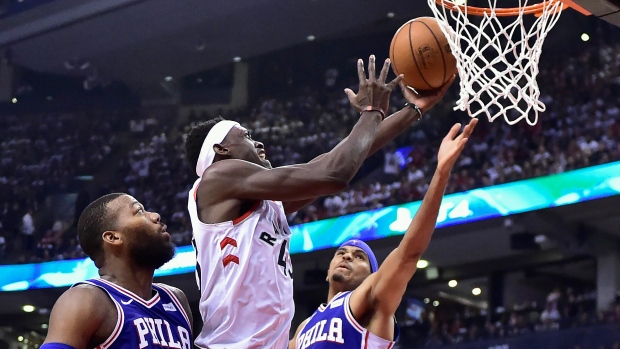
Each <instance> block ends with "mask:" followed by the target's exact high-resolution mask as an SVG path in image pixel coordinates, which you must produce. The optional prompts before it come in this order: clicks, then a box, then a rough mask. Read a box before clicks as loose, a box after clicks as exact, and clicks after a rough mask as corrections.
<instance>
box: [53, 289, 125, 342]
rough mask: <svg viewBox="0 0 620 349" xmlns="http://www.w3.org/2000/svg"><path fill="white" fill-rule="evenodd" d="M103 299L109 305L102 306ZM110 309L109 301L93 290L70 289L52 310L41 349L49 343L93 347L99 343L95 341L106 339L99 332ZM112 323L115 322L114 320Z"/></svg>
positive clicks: (102, 328)
mask: <svg viewBox="0 0 620 349" xmlns="http://www.w3.org/2000/svg"><path fill="white" fill-rule="evenodd" d="M106 300H107V302H108V303H109V306H105V304H107V303H106ZM110 307H112V308H114V306H113V304H112V301H110V300H109V298H107V296H106V295H105V294H104V293H103V291H102V290H100V289H98V288H96V287H89V286H77V287H73V288H70V289H69V290H67V291H66V292H65V293H63V294H62V296H60V298H58V300H57V301H56V304H54V307H53V308H52V313H51V315H50V322H49V329H48V332H47V337H46V338H45V341H44V342H43V346H42V347H41V348H45V346H46V344H47V345H50V344H52V343H59V344H65V345H68V346H71V347H73V348H75V349H86V348H94V347H96V346H97V345H99V344H101V343H98V342H97V340H98V339H99V340H101V341H102V340H105V339H106V337H107V336H106V334H103V333H101V331H102V330H103V331H105V325H106V319H107V317H108V316H109V315H110V314H111V313H110ZM114 311H116V309H114ZM113 320H114V321H113V322H114V323H115V322H116V319H113ZM112 326H113V325H112ZM112 329H113V327H112ZM108 335H109V334H108ZM97 337H101V338H97ZM50 347H51V348H53V346H50Z"/></svg>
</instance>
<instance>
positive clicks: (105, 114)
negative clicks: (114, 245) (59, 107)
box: [0, 111, 131, 263]
mask: <svg viewBox="0 0 620 349" xmlns="http://www.w3.org/2000/svg"><path fill="white" fill-rule="evenodd" d="M128 113H129V112H128V111H76V112H47V113H41V114H36V115H21V114H16V115H6V116H3V117H2V118H0V163H1V166H0V262H1V261H3V260H4V259H5V258H7V257H8V256H7V255H8V254H9V252H11V257H12V259H13V261H14V262H22V263H23V262H35V261H46V260H51V259H64V258H76V257H80V256H82V254H81V253H80V252H79V251H80V250H79V247H78V245H77V243H76V241H75V238H73V237H72V238H65V237H64V233H65V231H66V230H67V228H68V226H67V225H68V224H67V222H66V221H64V222H63V221H62V220H57V221H52V222H51V223H49V224H48V226H42V225H43V224H42V222H41V221H40V220H39V221H37V219H35V216H36V213H37V212H38V211H41V209H42V208H43V205H44V202H45V200H46V198H48V197H50V196H51V195H56V194H62V193H66V192H71V191H73V190H74V189H75V182H76V181H79V177H80V176H92V175H93V174H94V173H96V172H98V171H100V170H101V169H102V168H103V167H104V162H103V160H104V159H105V157H106V156H108V155H109V154H110V153H111V152H112V150H113V149H114V148H115V147H117V146H118V144H117V143H118V133H117V132H116V131H117V130H119V129H122V128H125V127H126V126H124V125H123V120H125V119H127V118H128V117H129V116H130V115H131V114H128ZM46 223H47V222H46Z"/></svg>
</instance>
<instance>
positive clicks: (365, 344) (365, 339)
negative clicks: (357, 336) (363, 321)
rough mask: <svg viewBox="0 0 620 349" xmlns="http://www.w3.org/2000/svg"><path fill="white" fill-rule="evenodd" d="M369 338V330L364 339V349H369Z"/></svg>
mask: <svg viewBox="0 0 620 349" xmlns="http://www.w3.org/2000/svg"><path fill="white" fill-rule="evenodd" d="M368 337H370V331H368V330H367V331H366V334H365V335H364V339H362V348H364V349H368Z"/></svg>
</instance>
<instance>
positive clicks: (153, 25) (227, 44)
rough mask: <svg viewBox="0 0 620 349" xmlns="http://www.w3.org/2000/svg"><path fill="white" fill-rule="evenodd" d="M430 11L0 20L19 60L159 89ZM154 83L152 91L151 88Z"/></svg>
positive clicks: (50, 10)
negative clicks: (172, 80)
mask: <svg viewBox="0 0 620 349" xmlns="http://www.w3.org/2000/svg"><path fill="white" fill-rule="evenodd" d="M390 12H392V13H394V14H395V17H394V18H393V20H398V21H399V22H404V21H406V20H407V19H409V18H413V17H417V16H421V15H430V10H429V9H428V8H427V7H426V5H425V3H424V2H422V1H402V0H381V1H376V0H339V1H330V0H304V1H290V0H288V1H285V0H252V1H225V0H211V1H206V0H182V1H170V0H148V1H145V0H87V1H85V0H56V1H53V2H50V3H47V4H44V5H41V6H38V7H36V8H34V9H31V10H29V11H26V12H23V13H18V14H16V15H13V16H11V17H8V18H6V19H3V20H2V21H1V22H0V46H1V47H4V48H10V49H11V51H12V55H13V60H14V62H15V63H16V64H19V65H22V66H25V67H28V68H31V69H34V70H38V71H43V72H50V73H58V74H68V73H72V72H73V73H76V74H80V73H81V72H80V70H79V69H75V70H73V71H69V70H67V68H66V64H65V62H70V63H71V64H78V65H79V64H81V63H84V62H88V63H90V65H91V67H97V69H98V72H99V74H101V75H102V76H105V77H107V78H111V79H119V80H122V81H124V82H126V83H128V84H129V86H131V87H132V88H134V89H135V90H138V91H141V92H142V93H146V94H149V93H148V92H151V93H157V92H163V91H161V88H159V86H158V85H159V83H160V82H161V81H162V80H163V79H164V77H166V76H172V77H181V76H184V75H187V74H191V73H195V72H198V71H202V70H205V69H208V68H212V67H216V66H220V65H223V64H225V63H228V62H231V61H232V60H233V57H237V56H239V57H242V58H250V57H254V56H257V55H261V54H264V53H267V52H270V51H273V50H277V49H280V48H284V47H288V46H291V45H294V44H298V43H303V42H306V40H307V37H308V36H309V35H314V36H315V37H316V38H317V40H321V39H325V38H328V37H334V36H337V35H343V34H346V33H350V32H351V31H355V32H357V31H359V30H373V28H374V27H376V26H380V25H381V23H383V22H385V20H386V19H387V18H388V13H390ZM152 89H156V90H155V91H152Z"/></svg>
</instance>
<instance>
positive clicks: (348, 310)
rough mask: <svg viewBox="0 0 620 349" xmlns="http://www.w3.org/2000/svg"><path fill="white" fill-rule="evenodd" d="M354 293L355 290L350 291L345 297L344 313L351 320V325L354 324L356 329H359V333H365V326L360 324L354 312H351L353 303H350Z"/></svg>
mask: <svg viewBox="0 0 620 349" xmlns="http://www.w3.org/2000/svg"><path fill="white" fill-rule="evenodd" d="M352 294H353V292H351V293H349V294H348V295H347V296H346V297H345V299H344V305H343V306H344V314H345V315H346V316H347V320H349V322H350V323H351V325H353V327H355V329H356V330H358V331H359V333H364V327H363V326H362V325H360V324H359V323H358V322H357V320H355V318H354V317H353V314H352V313H351V305H350V304H349V299H350V298H351V295H352Z"/></svg>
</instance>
